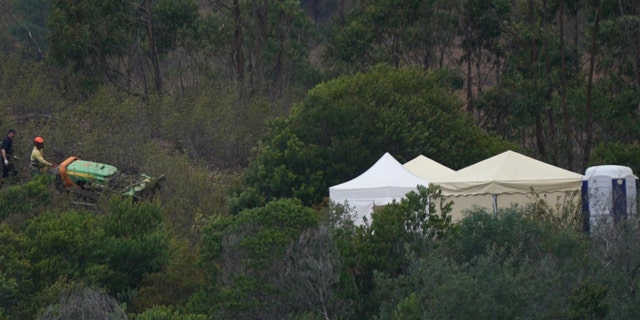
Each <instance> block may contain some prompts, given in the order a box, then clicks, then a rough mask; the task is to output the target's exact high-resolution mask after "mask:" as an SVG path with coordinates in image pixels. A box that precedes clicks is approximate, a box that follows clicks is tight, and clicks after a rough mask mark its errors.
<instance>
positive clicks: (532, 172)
mask: <svg viewBox="0 0 640 320" xmlns="http://www.w3.org/2000/svg"><path fill="white" fill-rule="evenodd" d="M582 177H583V176H582V175H581V174H578V173H575V172H572V171H568V170H565V169H562V168H559V167H556V166H553V165H550V164H547V163H545V162H542V161H539V160H536V159H533V158H530V157H527V156H525V155H522V154H519V153H517V152H514V151H511V150H509V151H506V152H503V153H501V154H498V155H496V156H494V157H491V158H488V159H486V160H483V161H480V162H478V163H476V164H473V165H471V166H468V167H466V168H462V169H460V170H458V171H456V172H454V173H452V174H450V175H447V176H443V177H441V178H438V179H435V181H432V183H434V184H438V185H440V188H441V189H442V194H443V195H444V196H445V197H447V199H449V200H453V201H454V202H456V204H455V205H454V212H453V216H454V219H456V218H460V217H461V211H463V210H464V209H469V208H471V207H472V206H473V205H478V206H481V207H486V208H492V210H493V212H496V211H497V209H498V202H500V204H501V205H503V207H508V206H510V205H511V204H512V203H516V204H526V203H530V202H532V201H533V200H535V199H534V198H533V197H534V195H536V196H538V197H543V198H544V199H545V200H547V202H548V203H549V204H550V205H555V204H557V203H559V201H565V200H566V199H567V198H566V196H567V195H568V194H567V192H575V191H578V192H579V191H580V189H581V186H582ZM578 198H579V197H578Z"/></svg>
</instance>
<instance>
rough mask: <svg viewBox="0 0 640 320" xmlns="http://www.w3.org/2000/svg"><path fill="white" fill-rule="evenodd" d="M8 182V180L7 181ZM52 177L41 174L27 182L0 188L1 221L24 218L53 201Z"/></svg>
mask: <svg viewBox="0 0 640 320" xmlns="http://www.w3.org/2000/svg"><path fill="white" fill-rule="evenodd" d="M5 183H7V182H5ZM50 185H51V178H50V177H49V176H44V175H43V176H39V177H38V178H37V179H34V180H32V181H30V182H28V183H26V184H22V185H11V186H8V187H6V188H3V189H0V221H4V220H6V219H8V218H10V217H11V216H13V218H15V219H24V217H25V216H28V215H30V214H33V213H34V212H36V211H38V210H39V209H42V208H43V207H45V206H46V205H48V204H49V203H50V202H51V192H52V191H51V189H50V188H49V186H50Z"/></svg>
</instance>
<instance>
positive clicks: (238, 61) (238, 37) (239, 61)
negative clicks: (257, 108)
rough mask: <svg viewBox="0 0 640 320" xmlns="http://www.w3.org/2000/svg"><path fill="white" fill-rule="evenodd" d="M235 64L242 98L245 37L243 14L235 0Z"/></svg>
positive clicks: (237, 1) (243, 93)
mask: <svg viewBox="0 0 640 320" xmlns="http://www.w3.org/2000/svg"><path fill="white" fill-rule="evenodd" d="M232 10H233V63H234V65H235V71H236V79H237V80H238V88H239V90H240V97H244V96H245V94H246V92H245V90H244V88H245V81H244V80H245V79H244V77H245V74H244V53H243V52H242V50H243V43H244V36H243V33H242V12H241V11H240V2H239V0H233V9H232Z"/></svg>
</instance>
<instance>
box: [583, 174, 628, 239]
mask: <svg viewBox="0 0 640 320" xmlns="http://www.w3.org/2000/svg"><path fill="white" fill-rule="evenodd" d="M637 184H638V177H636V176H635V175H634V174H633V171H632V170H631V168H629V167H625V166H618V165H601V166H593V167H589V168H588V169H587V170H586V172H585V174H584V178H583V179H582V211H583V212H586V213H587V215H586V217H585V221H584V222H585V226H584V229H585V231H587V232H589V231H590V230H591V229H592V227H594V226H596V225H597V224H599V223H603V222H609V221H612V220H613V221H618V220H619V219H620V218H624V217H627V216H628V215H631V214H634V213H636V210H637V204H636V200H637V190H638V187H637ZM587 217H588V218H587Z"/></svg>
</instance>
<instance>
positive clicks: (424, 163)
mask: <svg viewBox="0 0 640 320" xmlns="http://www.w3.org/2000/svg"><path fill="white" fill-rule="evenodd" d="M403 166H404V167H405V169H407V170H409V171H411V172H412V173H413V174H415V175H417V176H419V177H422V178H423V179H427V180H429V181H431V180H436V179H439V178H441V177H444V176H447V175H450V174H452V173H454V172H456V171H455V170H453V169H451V168H449V167H447V166H445V165H442V164H440V163H439V162H437V161H434V160H431V159H429V158H427V157H425V156H424V155H419V156H417V157H415V158H413V159H412V160H411V161H409V162H407V163H405V164H403Z"/></svg>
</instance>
